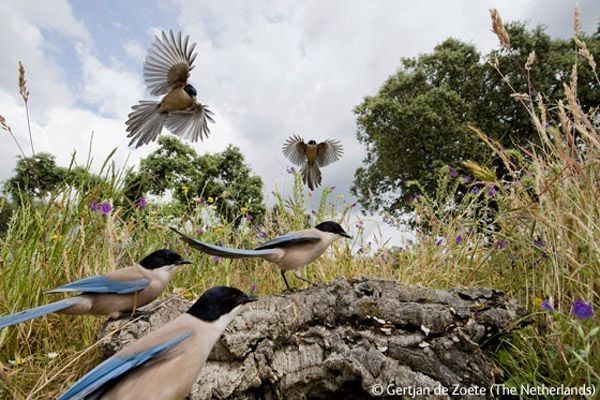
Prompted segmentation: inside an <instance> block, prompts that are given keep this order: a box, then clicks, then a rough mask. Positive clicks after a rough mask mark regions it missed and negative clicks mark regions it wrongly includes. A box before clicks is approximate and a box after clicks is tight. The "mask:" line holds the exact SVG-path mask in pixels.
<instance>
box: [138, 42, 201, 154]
mask: <svg viewBox="0 0 600 400" xmlns="http://www.w3.org/2000/svg"><path fill="white" fill-rule="evenodd" d="M188 44H189V36H186V37H185V38H183V39H182V37H181V32H179V33H178V34H177V36H175V35H174V34H173V32H172V31H169V34H168V35H167V34H166V33H165V32H162V35H161V37H156V38H155V40H154V43H152V46H151V47H150V51H149V52H148V55H147V56H146V60H145V61H144V82H145V83H146V85H147V87H148V89H149V90H150V93H151V94H152V95H153V96H160V95H164V96H163V98H162V100H161V101H148V100H141V101H140V102H139V104H137V105H135V106H133V107H132V109H133V111H132V112H131V113H130V114H129V119H128V120H127V122H126V125H127V132H129V134H128V135H127V137H130V138H131V142H130V143H129V145H130V146H131V145H135V147H136V148H137V147H140V146H142V145H144V144H147V143H150V142H152V141H154V140H156V138H157V137H158V135H159V134H160V133H161V131H162V128H163V125H164V126H166V127H167V129H168V130H169V131H171V133H173V134H174V135H177V136H179V137H182V138H185V139H188V140H191V141H193V142H196V141H197V140H198V139H200V140H202V139H203V138H204V137H208V134H209V133H210V131H209V129H208V121H210V122H213V119H212V117H211V115H212V113H211V112H210V110H209V109H208V108H207V107H206V106H205V105H203V104H201V103H199V102H198V100H197V99H196V95H197V92H196V89H195V88H194V87H193V86H192V85H190V84H189V83H188V78H189V76H190V71H191V70H192V69H193V68H194V65H193V63H194V60H195V59H196V53H194V47H196V43H192V44H191V45H188Z"/></svg>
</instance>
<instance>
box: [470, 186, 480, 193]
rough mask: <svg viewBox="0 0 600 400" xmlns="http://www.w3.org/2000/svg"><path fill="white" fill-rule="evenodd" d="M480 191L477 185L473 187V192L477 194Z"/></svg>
mask: <svg viewBox="0 0 600 400" xmlns="http://www.w3.org/2000/svg"><path fill="white" fill-rule="evenodd" d="M477 193H479V188H478V187H477V186H473V189H471V194H477Z"/></svg>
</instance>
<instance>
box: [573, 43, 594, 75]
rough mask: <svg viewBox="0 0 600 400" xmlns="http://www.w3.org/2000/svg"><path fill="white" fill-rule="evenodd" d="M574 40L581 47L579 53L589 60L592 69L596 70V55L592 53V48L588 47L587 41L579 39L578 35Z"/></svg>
mask: <svg viewBox="0 0 600 400" xmlns="http://www.w3.org/2000/svg"><path fill="white" fill-rule="evenodd" d="M573 40H574V41H575V44H576V45H577V47H578V48H579V54H580V55H581V56H582V57H583V58H585V59H586V60H587V62H588V64H589V65H590V68H591V69H592V71H594V72H596V61H595V60H594V56H593V55H592V53H590V50H589V49H588V48H587V45H586V44H585V42H584V41H583V40H581V39H579V38H578V37H577V36H574V37H573Z"/></svg>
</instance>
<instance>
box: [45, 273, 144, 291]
mask: <svg viewBox="0 0 600 400" xmlns="http://www.w3.org/2000/svg"><path fill="white" fill-rule="evenodd" d="M149 284H150V279H136V280H131V281H120V280H116V279H110V278H107V277H106V276H104V275H97V276H91V277H89V278H85V279H81V280H79V281H75V282H71V283H67V284H66V285H63V286H59V287H57V288H56V289H52V290H48V291H47V292H46V293H62V292H80V293H116V294H127V293H133V292H139V291H140V290H143V289H145V288H146V287H147V286H148V285H149Z"/></svg>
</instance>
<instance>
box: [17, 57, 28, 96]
mask: <svg viewBox="0 0 600 400" xmlns="http://www.w3.org/2000/svg"><path fill="white" fill-rule="evenodd" d="M19 94H20V95H21V97H22V98H23V101H25V102H27V101H28V100H29V89H27V80H26V79H25V67H23V63H21V61H19Z"/></svg>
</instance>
